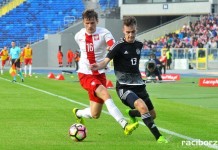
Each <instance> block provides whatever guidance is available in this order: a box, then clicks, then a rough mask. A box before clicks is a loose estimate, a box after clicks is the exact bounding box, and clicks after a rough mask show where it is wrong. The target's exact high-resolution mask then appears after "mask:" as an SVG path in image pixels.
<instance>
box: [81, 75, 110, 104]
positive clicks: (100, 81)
mask: <svg viewBox="0 0 218 150" xmlns="http://www.w3.org/2000/svg"><path fill="white" fill-rule="evenodd" d="M78 77H79V80H80V84H81V86H82V87H83V88H84V89H85V90H87V91H88V94H89V99H90V101H94V102H96V103H100V104H103V103H104V101H103V100H102V99H100V98H99V97H97V96H96V94H95V90H96V89H97V88H98V86H99V85H104V86H106V75H105V73H103V74H99V75H88V74H83V73H78Z"/></svg>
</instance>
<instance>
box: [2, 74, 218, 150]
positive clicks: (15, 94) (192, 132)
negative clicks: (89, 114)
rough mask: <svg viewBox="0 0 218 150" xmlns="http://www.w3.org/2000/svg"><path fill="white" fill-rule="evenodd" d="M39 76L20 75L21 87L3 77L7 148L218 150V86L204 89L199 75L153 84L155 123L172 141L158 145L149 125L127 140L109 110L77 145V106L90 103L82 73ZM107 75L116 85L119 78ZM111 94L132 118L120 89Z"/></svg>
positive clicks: (92, 122)
mask: <svg viewBox="0 0 218 150" xmlns="http://www.w3.org/2000/svg"><path fill="white" fill-rule="evenodd" d="M35 76H36V75H34V76H33V77H27V78H25V82H24V83H21V82H20V78H19V77H18V79H17V80H18V82H17V83H12V82H11V80H12V77H10V76H9V74H5V75H2V76H0V91H1V95H0V130H1V132H0V149H1V150H21V149H22V150H36V149H37V150H112V149H114V150H145V149H147V150H189V149H191V150H192V149H193V150H207V149H218V143H216V142H217V141H218V88H205V87H199V86H198V84H197V82H198V78H197V77H196V78H195V77H185V78H184V77H182V78H181V81H177V82H174V83H160V84H159V83H152V84H147V90H148V91H149V94H150V97H151V99H152V101H153V104H154V106H155V110H156V112H157V119H155V123H156V125H157V126H158V127H159V128H160V130H161V133H162V134H163V135H164V136H165V137H166V138H167V139H168V140H169V143H168V144H158V143H157V142H156V141H155V139H154V137H153V135H152V134H151V133H150V131H149V130H148V128H147V127H146V126H144V125H143V124H140V126H139V128H138V129H137V130H136V131H134V132H133V134H132V135H130V136H125V135H124V134H123V130H122V128H121V127H120V125H119V124H118V123H116V122H115V120H114V119H113V118H112V117H111V116H109V115H108V114H107V113H105V112H102V114H101V117H100V118H99V119H98V120H94V119H86V127H87V130H88V136H87V138H86V139H85V140H84V141H83V142H74V141H72V140H71V138H70V137H69V135H68V130H69V127H70V126H71V125H72V124H73V123H75V119H74V118H73V115H72V113H71V111H72V108H74V107H77V108H84V107H85V106H86V105H89V100H88V95H87V94H86V91H85V90H83V89H82V88H81V86H80V84H79V82H78V81H77V80H78V79H77V75H76V74H74V75H73V76H72V75H65V80H63V81H60V80H54V79H48V78H47V75H45V74H37V76H38V78H35ZM107 77H108V79H110V80H112V81H115V77H114V75H108V76H107ZM193 81H194V82H195V83H192V82H193ZM113 83H114V82H113ZM114 85H115V84H114ZM109 91H110V93H111V95H112V97H113V100H114V101H115V103H116V105H117V106H118V107H119V108H120V110H121V112H123V114H124V115H125V117H127V115H126V114H125V109H126V108H127V107H126V106H124V105H123V104H122V103H121V101H120V100H119V99H118V96H117V95H116V92H115V90H114V89H109ZM103 109H104V111H107V110H106V108H105V107H104V108H103ZM192 139H200V140H201V141H204V142H208V141H214V143H213V144H216V145H217V146H216V147H210V146H207V145H206V146H202V145H199V144H198V145H191V144H188V142H190V141H191V140H192ZM206 144H207V143H206Z"/></svg>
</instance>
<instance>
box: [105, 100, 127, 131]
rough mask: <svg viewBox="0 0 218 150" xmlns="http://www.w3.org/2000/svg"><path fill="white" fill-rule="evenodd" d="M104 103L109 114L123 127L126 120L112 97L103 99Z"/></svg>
mask: <svg viewBox="0 0 218 150" xmlns="http://www.w3.org/2000/svg"><path fill="white" fill-rule="evenodd" d="M105 105H106V107H107V109H108V111H109V113H110V114H111V116H112V117H114V119H115V120H116V121H117V122H118V123H119V124H120V125H121V126H122V127H123V128H125V126H126V124H127V121H126V120H125V119H124V116H123V114H122V113H121V112H120V110H119V109H118V108H117V106H116V105H115V104H114V102H113V100H112V99H108V100H106V101H105Z"/></svg>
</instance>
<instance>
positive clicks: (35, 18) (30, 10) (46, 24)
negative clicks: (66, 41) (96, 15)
mask: <svg viewBox="0 0 218 150" xmlns="http://www.w3.org/2000/svg"><path fill="white" fill-rule="evenodd" d="M83 10H84V6H83V4H82V1H77V0H74V1H72V0H64V1H55V0H27V1H25V2H24V3H22V4H21V5H19V6H18V7H16V8H15V9H13V10H11V11H9V12H8V13H7V14H6V15H4V16H2V17H1V18H0V27H1V32H0V36H1V39H0V47H3V46H5V45H6V46H8V45H10V42H11V41H12V40H14V41H16V42H17V43H18V45H19V46H24V45H25V44H26V43H28V42H30V43H33V42H35V41H38V40H41V39H43V38H44V35H45V34H48V33H56V32H57V31H60V30H61V29H62V28H63V27H64V26H63V25H64V17H65V16H74V17H75V18H76V19H79V18H80V17H81V12H82V11H83Z"/></svg>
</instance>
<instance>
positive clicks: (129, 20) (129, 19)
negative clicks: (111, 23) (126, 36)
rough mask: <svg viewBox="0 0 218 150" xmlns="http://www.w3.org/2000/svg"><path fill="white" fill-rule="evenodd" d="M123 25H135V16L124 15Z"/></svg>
mask: <svg viewBox="0 0 218 150" xmlns="http://www.w3.org/2000/svg"><path fill="white" fill-rule="evenodd" d="M123 25H125V26H133V25H137V21H136V18H135V17H133V16H125V17H123Z"/></svg>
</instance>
